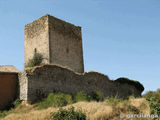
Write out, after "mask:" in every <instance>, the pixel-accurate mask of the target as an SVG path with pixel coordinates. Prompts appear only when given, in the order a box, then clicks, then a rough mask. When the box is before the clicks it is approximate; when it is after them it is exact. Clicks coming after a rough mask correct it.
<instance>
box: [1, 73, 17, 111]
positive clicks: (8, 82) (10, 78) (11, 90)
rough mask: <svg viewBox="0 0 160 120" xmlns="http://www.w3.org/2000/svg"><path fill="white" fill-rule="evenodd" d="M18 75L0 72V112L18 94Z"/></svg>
mask: <svg viewBox="0 0 160 120" xmlns="http://www.w3.org/2000/svg"><path fill="white" fill-rule="evenodd" d="M17 88H18V74H17V73H6V72H5V73H2V72H0V110H2V109H4V108H5V107H6V106H7V105H8V104H9V103H10V102H12V101H13V100H14V99H15V98H16V95H17V92H18V89H17Z"/></svg>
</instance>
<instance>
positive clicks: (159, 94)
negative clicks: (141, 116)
mask: <svg viewBox="0 0 160 120" xmlns="http://www.w3.org/2000/svg"><path fill="white" fill-rule="evenodd" d="M144 97H145V98H146V100H147V101H148V103H149V105H150V109H151V114H156V115H158V116H160V90H159V89H158V90H157V91H156V92H153V91H149V92H147V93H146V94H144Z"/></svg>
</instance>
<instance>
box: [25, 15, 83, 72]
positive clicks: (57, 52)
mask: <svg viewBox="0 0 160 120" xmlns="http://www.w3.org/2000/svg"><path fill="white" fill-rule="evenodd" d="M35 51H36V52H38V53H41V54H42V55H43V57H44V58H45V59H44V60H43V63H49V64H50V63H51V64H59V65H62V66H67V67H69V68H71V69H73V70H74V71H76V72H79V73H83V72H84V65H83V50H82V35H81V27H78V26H75V25H73V24H70V23H67V22H65V21H63V20H60V19H58V18H55V17H53V16H50V15H45V16H43V17H41V18H40V19H38V20H36V21H34V22H32V23H29V24H27V25H26V26H25V64H27V63H28V61H29V59H32V57H33V55H34V53H35Z"/></svg>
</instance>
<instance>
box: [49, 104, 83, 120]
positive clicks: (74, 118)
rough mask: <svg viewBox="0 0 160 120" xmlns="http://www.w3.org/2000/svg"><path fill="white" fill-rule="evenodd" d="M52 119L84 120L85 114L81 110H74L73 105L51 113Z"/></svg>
mask: <svg viewBox="0 0 160 120" xmlns="http://www.w3.org/2000/svg"><path fill="white" fill-rule="evenodd" d="M51 118H52V120H86V114H85V113H83V112H82V111H80V110H79V111H77V112H76V111H75V110H74V107H71V108H69V109H68V110H65V109H59V111H58V112H54V113H51Z"/></svg>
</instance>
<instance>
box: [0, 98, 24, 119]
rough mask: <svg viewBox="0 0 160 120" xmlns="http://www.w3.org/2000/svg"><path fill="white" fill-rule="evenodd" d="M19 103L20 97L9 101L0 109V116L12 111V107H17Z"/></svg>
mask: <svg viewBox="0 0 160 120" xmlns="http://www.w3.org/2000/svg"><path fill="white" fill-rule="evenodd" d="M20 104H21V100H20V99H16V100H15V101H13V102H12V103H10V104H9V105H8V106H7V107H6V108H5V110H3V111H0V118H3V117H5V116H7V115H8V114H10V113H12V109H13V108H17V107H18V106H19V105H20Z"/></svg>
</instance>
